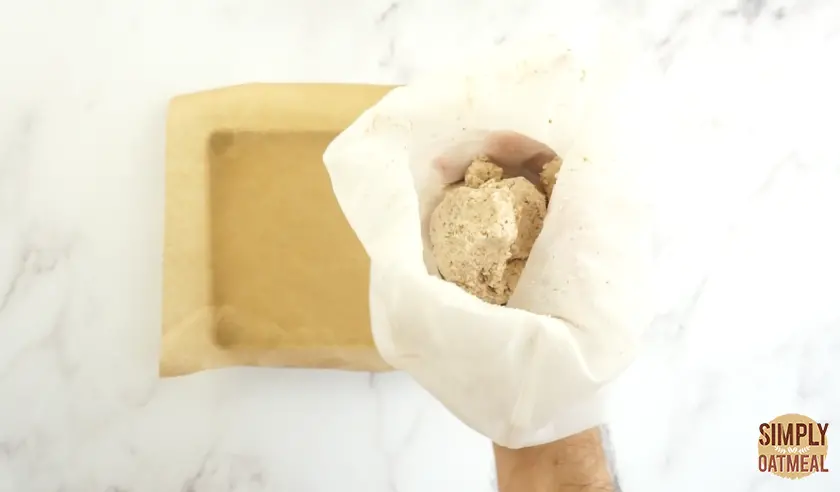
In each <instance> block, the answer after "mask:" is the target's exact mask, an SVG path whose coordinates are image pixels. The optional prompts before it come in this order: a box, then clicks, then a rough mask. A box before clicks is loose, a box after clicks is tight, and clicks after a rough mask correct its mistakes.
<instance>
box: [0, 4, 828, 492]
mask: <svg viewBox="0 0 840 492" xmlns="http://www.w3.org/2000/svg"><path fill="white" fill-rule="evenodd" d="M564 5H565V4H564V3H563V2H554V1H551V0H540V1H537V0H530V1H520V2H513V1H504V0H486V1H477V0H475V1H460V2H453V1H443V0H401V1H397V2H391V1H389V0H364V1H357V2H343V1H339V0H310V1H308V2H303V1H294V0H273V1H270V0H259V1H257V0H251V1H234V0H212V1H203V2H197V1H178V2H171V1H165V0H147V1H144V2H141V1H127V0H126V1H102V0H78V1H75V2H61V1H58V0H52V1H50V0H29V1H26V2H24V1H19V0H0V491H2V492H6V491H14V492H29V491H37V492H41V491H62V492H76V491H79V492H89V491H109V492H117V491H120V492H128V491H131V492H136V491H164V490H182V491H185V492H186V491H197V492H202V491H217V490H219V491H221V490H236V491H256V490H272V491H295V492H297V491H300V492H307V491H320V490H352V491H356V490H359V491H362V490H364V491H380V490H381V491H397V490H399V491H413V490H416V491H420V490H424V491H427V490H434V491H449V490H451V491H491V490H494V487H495V486H494V477H493V475H494V471H493V464H492V455H491V450H490V446H489V443H487V442H486V441H485V440H484V439H482V438H481V437H479V436H476V435H475V434H474V433H472V432H471V431H469V430H468V429H466V428H464V427H463V426H462V425H461V424H459V423H458V422H456V421H454V420H453V418H452V417H451V416H449V415H448V414H447V413H446V412H445V411H444V410H443V409H442V408H441V407H440V406H439V405H438V404H437V403H435V402H433V401H431V400H430V398H429V397H428V396H427V395H426V394H425V393H424V392H423V391H422V390H420V389H419V388H417V387H416V386H415V385H414V384H413V383H412V382H410V381H408V380H407V379H406V378H405V377H403V376H402V375H399V374H394V375H387V376H377V377H375V378H371V377H369V376H368V375H364V374H339V373H330V372H317V371H281V370H228V371H217V372H213V373H204V374H200V375H195V376H192V377H188V378H183V379H178V380H169V381H159V380H157V378H156V377H155V371H156V357H157V342H158V326H159V297H160V281H161V275H160V264H161V244H162V243H161V226H162V224H161V221H162V206H163V203H162V197H163V194H162V192H163V182H162V177H163V167H162V166H163V121H164V112H165V107H166V102H167V99H168V98H169V97H171V96H172V95H174V94H177V93H181V92H187V91H194V90H199V89H205V88H210V87H215V86H220V85H226V84H233V83H239V82H247V81H357V82H406V81H409V80H411V78H412V77H413V76H414V75H415V74H417V73H419V72H421V71H423V70H424V69H427V68H430V67H434V66H435V65H437V64H438V63H441V62H443V61H453V60H457V59H458V58H459V57H462V56H465V54H467V53H469V52H470V50H473V49H478V48H481V47H482V46H486V45H488V44H491V43H497V42H502V41H504V40H505V39H506V38H509V37H512V36H517V35H523V34H527V33H530V32H538V31H543V30H549V29H553V28H556V25H557V19H560V18H568V16H570V15H572V14H570V13H569V12H568V10H567V9H566V7H565V6H564ZM598 8H600V9H602V10H603V12H604V13H605V14H606V13H610V14H617V15H620V16H622V18H624V19H625V20H626V22H627V24H628V25H630V26H632V27H633V29H635V30H637V32H638V34H639V36H640V39H641V40H642V41H643V42H644V43H646V46H647V47H648V53H649V54H651V55H653V56H656V57H658V58H659V60H660V66H661V67H662V73H663V75H664V76H665V77H666V80H667V81H668V87H669V90H668V91H667V94H663V97H670V98H673V104H672V108H673V109H674V115H673V118H674V128H675V129H678V130H679V131H678V132H676V133H675V134H676V135H677V136H678V140H677V141H676V142H678V143H680V145H678V146H674V148H679V149H681V151H680V152H677V153H675V154H674V158H673V166H672V167H670V168H667V169H663V170H662V173H661V175H660V176H659V180H658V182H657V185H658V189H659V190H661V196H660V197H659V198H661V200H662V202H661V203H662V204H663V208H662V210H663V214H662V219H663V222H662V236H661V243H660V247H661V250H660V263H659V267H660V269H661V276H660V286H661V298H660V299H659V305H660V313H661V315H660V316H659V318H658V319H657V321H656V323H654V326H653V327H652V328H651V331H650V335H649V337H648V343H647V346H646V350H645V353H644V354H643V355H642V357H641V358H640V360H639V361H638V363H637V364H636V365H634V366H633V367H632V368H631V370H630V371H629V372H628V373H627V375H626V377H625V378H624V379H623V380H622V381H621V382H620V384H619V385H618V386H617V389H616V391H615V394H614V395H613V399H612V402H611V407H610V409H609V411H610V422H609V425H608V431H609V434H608V436H609V441H610V442H609V444H610V448H611V450H612V454H613V455H614V460H615V469H616V474H617V477H618V480H619V483H620V486H621V487H622V490H624V491H625V492H660V491H661V492H671V491H677V490H678V491H698V492H699V491H706V490H710V489H711V490H727V491H729V490H732V491H777V490H778V491H784V490H797V491H799V490H810V491H829V490H836V489H837V488H838V487H840V470H837V471H833V472H831V473H829V474H825V475H822V476H812V477H809V478H807V479H805V480H804V481H802V482H798V483H797V482H790V481H786V480H783V479H779V478H776V477H768V476H761V475H759V474H758V473H757V472H756V441H755V439H756V438H757V435H756V434H757V432H756V430H757V425H758V423H760V422H762V421H765V420H767V419H769V418H772V417H775V416H776V415H779V414H783V413H789V412H799V413H805V414H808V415H810V416H811V417H813V418H814V419H816V420H820V421H829V422H838V421H840V362H836V360H837V359H836V358H837V357H839V356H840V280H838V279H840V255H838V254H837V251H840V227H839V226H838V224H840V219H838V215H840V150H839V149H840V147H838V146H837V145H836V144H834V143H832V142H833V139H834V138H836V136H837V135H838V134H840V132H838V130H840V123H838V120H837V116H836V115H837V114H840V102H838V96H837V94H838V93H837V89H836V87H838V86H840V85H838V84H837V82H838V81H840V75H839V74H837V73H835V72H836V69H835V67H833V66H832V63H834V62H832V61H830V60H837V59H838V53H840V6H838V5H837V4H836V2H832V1H831V0H823V1H816V0H811V1H807V0H800V1H792V0H791V1H773V0H764V1H761V0H752V1H747V0H744V1H736V0H732V1H719V0H714V1H703V2H701V1H699V0H697V1H694V2H691V1H690V0H683V1H681V2H671V1H666V0H653V1H644V0H638V1H633V2H631V1H619V0H613V1H603V2H601V3H600V4H599V6H598ZM834 64H835V65H836V63H834ZM830 436H831V431H829V437H830ZM832 456H833V455H832V454H830V455H829V466H830V467H833V463H834V462H835V458H832Z"/></svg>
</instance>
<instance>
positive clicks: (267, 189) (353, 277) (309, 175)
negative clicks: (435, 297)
mask: <svg viewBox="0 0 840 492" xmlns="http://www.w3.org/2000/svg"><path fill="white" fill-rule="evenodd" d="M390 89H391V87H387V86H376V85H350V84H247V85H241V86H234V87H227V88H222V89H217V90H211V91H206V92H200V93H195V94H188V95H183V96H179V97H176V98H174V99H173V100H172V101H171V103H170V107H169V114H168V119H167V130H166V136H167V143H166V209H165V234H164V274H163V319H162V324H163V334H162V349H161V360H160V373H161V375H162V376H176V375H181V374H188V373H191V372H195V371H199V370H204V369H211V368H218V367H226V366H235V365H238V366H285V367H320V368H340V369H349V370H362V371H382V370H388V369H389V367H388V366H387V364H385V362H384V361H383V360H382V359H381V357H380V356H379V354H378V352H377V351H376V348H375V346H374V343H373V337H372V335H371V331H370V320H369V315H368V276H369V260H368V257H367V255H366V253H365V251H364V249H363V247H362V245H361V243H360V242H359V241H358V239H357V238H356V235H355V234H354V232H353V231H352V229H351V228H350V226H349V224H348V223H347V221H346V219H345V218H344V215H343V213H342V211H341V209H340V208H339V205H338V203H337V201H336V199H335V197H334V195H333V192H332V188H331V184H330V179H329V176H328V174H327V171H326V169H325V168H324V165H323V161H322V155H323V152H324V150H325V148H326V146H327V145H328V144H329V142H330V141H331V140H332V139H333V138H334V137H335V136H336V135H338V134H339V133H340V132H341V131H342V130H344V129H345V128H346V127H347V126H349V125H350V124H351V123H352V122H353V121H354V120H355V119H356V118H357V117H358V116H359V115H360V114H361V113H362V112H363V111H364V110H366V109H367V108H369V107H370V106H372V105H374V104H375V103H376V102H377V101H379V100H380V99H381V98H382V97H383V96H384V95H385V94H386V93H387V92H388V91H389V90H390Z"/></svg>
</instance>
